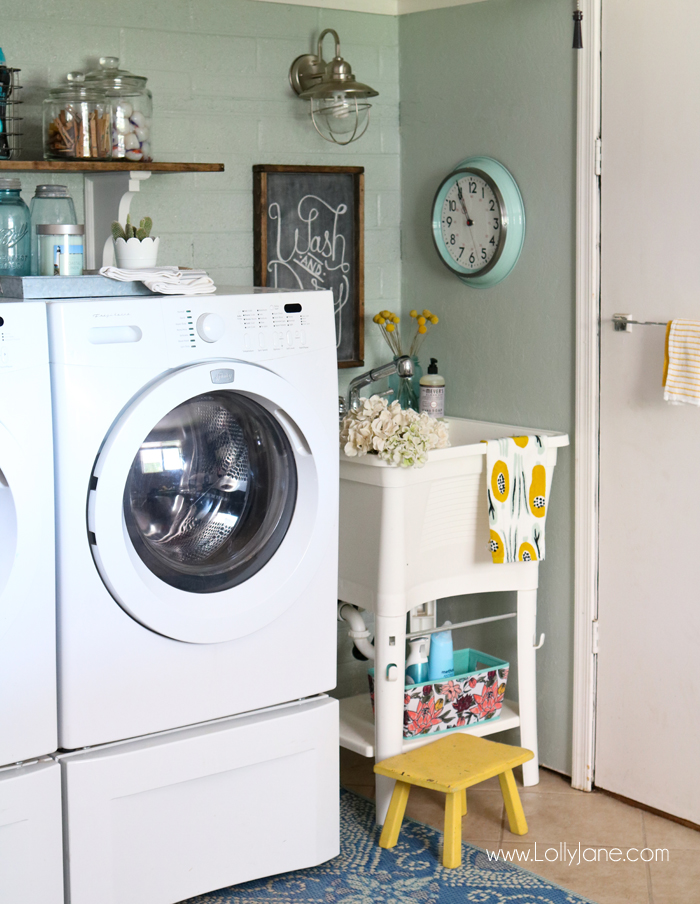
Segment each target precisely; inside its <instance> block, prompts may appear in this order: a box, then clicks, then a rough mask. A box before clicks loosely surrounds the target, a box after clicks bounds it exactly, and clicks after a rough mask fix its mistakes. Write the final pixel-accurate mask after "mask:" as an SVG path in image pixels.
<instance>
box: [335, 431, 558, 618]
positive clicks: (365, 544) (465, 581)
mask: <svg viewBox="0 0 700 904" xmlns="http://www.w3.org/2000/svg"><path fill="white" fill-rule="evenodd" d="M447 420H448V421H449V423H450V442H451V446H449V447H448V448H447V449H436V450H433V451H432V452H430V453H429V456H428V462H427V464H426V465H425V466H424V467H423V468H397V467H392V466H391V465H389V464H387V463H386V462H384V461H381V460H380V459H379V458H378V457H377V456H376V455H365V456H363V457H361V458H350V457H348V456H347V455H345V453H344V452H342V450H341V452H340V547H339V577H338V598H339V599H341V600H344V601H345V602H348V603H354V604H355V605H358V606H361V607H362V608H364V609H370V610H372V611H376V610H377V607H378V605H380V607H381V609H382V611H383V612H385V613H386V614H388V613H389V611H391V613H392V614H395V615H400V614H403V613H405V612H406V611H407V610H408V609H412V608H413V607H414V606H419V605H420V604H421V603H424V602H426V601H427V600H432V599H439V598H445V597H449V596H454V595H456V594H462V593H480V592H484V591H489V590H510V589H516V588H518V587H519V588H522V585H523V571H527V572H528V573H529V574H530V575H531V578H530V581H531V587H532V589H535V588H536V587H537V568H538V563H537V562H517V563H511V564H501V565H494V564H493V562H492V560H491V554H490V551H489V548H488V542H489V524H488V510H487V500H486V474H485V467H484V463H485V456H486V445H485V443H483V442H482V440H489V439H501V438H502V437H507V436H523V435H526V434H529V435H532V434H539V435H541V436H549V437H551V439H550V442H549V448H548V452H547V465H548V466H549V467H550V468H553V467H554V465H556V461H557V448H558V447H560V446H567V445H568V444H569V437H568V436H567V434H565V433H557V432H554V431H551V430H542V429H539V428H533V427H514V426H511V425H508V424H492V423H489V422H487V421H472V420H467V419H465V418H455V417H449V418H447ZM514 569H516V570H517V572H514Z"/></svg>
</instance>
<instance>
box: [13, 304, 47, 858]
mask: <svg viewBox="0 0 700 904" xmlns="http://www.w3.org/2000/svg"><path fill="white" fill-rule="evenodd" d="M51 432H52V431H51V390H50V385H49V352H48V344H47V338H46V309H45V307H44V304H43V302H25V303H23V304H21V303H17V302H14V303H13V302H4V303H2V304H0V766H3V765H5V764H9V763H16V762H18V761H20V760H27V759H33V758H35V757H39V756H43V755H44V754H47V753H51V752H52V751H54V750H55V749H56V618H55V574H54V500H53V450H52V443H51ZM1 845H2V842H0V846H1Z"/></svg>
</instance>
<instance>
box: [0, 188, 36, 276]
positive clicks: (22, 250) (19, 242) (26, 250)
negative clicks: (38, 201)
mask: <svg viewBox="0 0 700 904" xmlns="http://www.w3.org/2000/svg"><path fill="white" fill-rule="evenodd" d="M21 189H22V183H21V182H20V180H19V179H17V178H15V177H13V176H11V177H2V178H0V276H29V270H30V255H31V249H30V244H29V208H28V207H27V205H26V204H25V203H24V201H23V200H22V197H21V195H20V191H21Z"/></svg>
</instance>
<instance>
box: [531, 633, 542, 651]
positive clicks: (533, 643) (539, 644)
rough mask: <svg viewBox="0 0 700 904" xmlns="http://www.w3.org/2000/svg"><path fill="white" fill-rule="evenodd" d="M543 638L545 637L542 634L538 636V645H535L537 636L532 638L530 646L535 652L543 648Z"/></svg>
mask: <svg viewBox="0 0 700 904" xmlns="http://www.w3.org/2000/svg"><path fill="white" fill-rule="evenodd" d="M544 637H545V635H544V634H540V642H539V643H537V635H536V634H535V636H534V637H533V638H532V646H533V647H534V648H535V649H536V650H539V649H540V648H541V647H542V646H544Z"/></svg>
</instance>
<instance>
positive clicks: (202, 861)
mask: <svg viewBox="0 0 700 904" xmlns="http://www.w3.org/2000/svg"><path fill="white" fill-rule="evenodd" d="M60 762H61V767H62V769H63V771H64V783H65V784H64V790H65V797H64V806H65V807H66V832H67V839H66V841H67V844H66V848H67V857H66V870H67V873H68V875H67V888H68V890H69V897H68V902H69V904H95V902H97V901H99V902H100V904H124V902H125V901H128V902H129V904H174V902H177V901H182V900H184V899H186V898H190V897H193V896H194V895H198V894H203V893H205V892H208V891H213V890H215V889H218V888H224V887H226V886H228V885H234V884H238V883H240V882H246V881H249V880H252V879H257V878H261V877H263V876H270V875H274V874H276V873H281V872H285V871H287V870H294V869H301V868H303V867H308V866H313V865H316V864H318V863H322V862H324V861H325V860H329V859H330V858H331V857H334V856H336V855H337V854H338V851H339V829H338V826H339V811H338V797H339V777H338V703H337V701H336V700H333V699H330V698H328V697H317V698H314V699H311V700H306V701H303V702H299V703H292V704H286V705H284V706H280V707H275V708H273V709H270V710H266V711H263V712H258V713H256V714H255V715H249V716H238V717H235V718H231V719H222V720H219V721H216V722H209V723H205V724H201V725H197V726H194V727H191V728H187V729H180V730H177V731H172V732H167V733H163V734H159V735H151V736H149V737H145V738H140V739H137V740H135V741H127V742H122V743H119V744H112V745H107V746H103V747H99V748H92V749H91V750H89V751H83V752H82V753H75V754H68V755H65V756H62V757H60Z"/></svg>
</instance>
